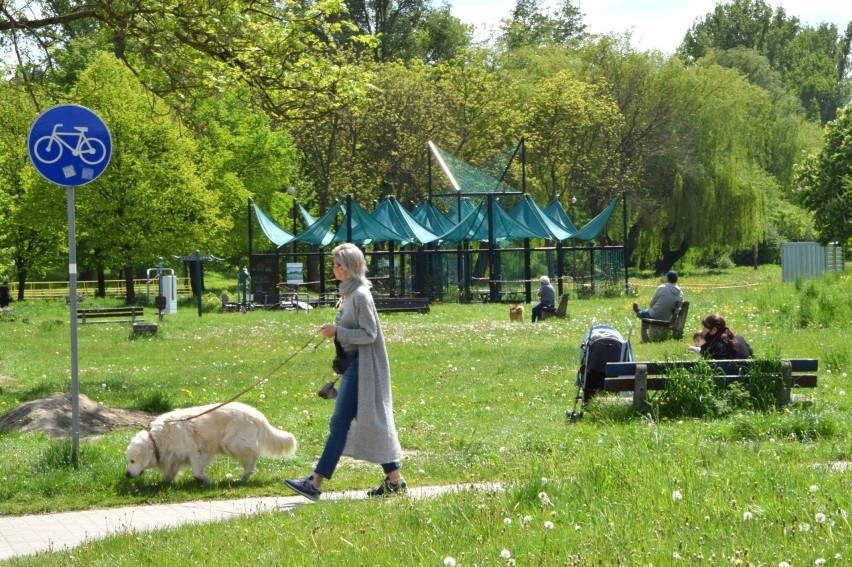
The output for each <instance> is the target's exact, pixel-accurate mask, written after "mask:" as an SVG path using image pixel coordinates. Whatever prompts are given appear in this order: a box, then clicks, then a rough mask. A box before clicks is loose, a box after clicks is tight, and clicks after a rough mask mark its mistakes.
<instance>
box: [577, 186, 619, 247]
mask: <svg viewBox="0 0 852 567" xmlns="http://www.w3.org/2000/svg"><path fill="white" fill-rule="evenodd" d="M620 199H621V197H616V198H615V199H613V200H612V201H611V202H610V204H609V205H607V208H605V209H604V210H603V211H601V212H600V213H599V214H598V216H596V217H595V218H593V219H592V220H590V221H589V222H588V223H586V226H584V227H583V228H581V229H580V230H578V231H577V233H576V234H575V235H574V238H576V239H577V240H586V241H588V240H594V239H595V238H597V237H598V235H599V234H600V233H601V232H603V229H604V228H606V225H607V224H608V223H609V219H610V217H611V216H612V213H613V212H614V211H615V206H616V205H617V204H618V201H619V200H620Z"/></svg>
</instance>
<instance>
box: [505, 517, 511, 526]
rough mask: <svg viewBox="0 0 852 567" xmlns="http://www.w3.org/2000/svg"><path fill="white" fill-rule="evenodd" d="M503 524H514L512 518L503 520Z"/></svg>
mask: <svg viewBox="0 0 852 567" xmlns="http://www.w3.org/2000/svg"><path fill="white" fill-rule="evenodd" d="M503 523H504V524H506V525H507V526H508V525H509V524H511V523H512V518H503Z"/></svg>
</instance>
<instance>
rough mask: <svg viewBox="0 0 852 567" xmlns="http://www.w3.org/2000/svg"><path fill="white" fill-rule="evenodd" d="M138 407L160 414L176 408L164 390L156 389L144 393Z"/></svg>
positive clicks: (141, 409)
mask: <svg viewBox="0 0 852 567" xmlns="http://www.w3.org/2000/svg"><path fill="white" fill-rule="evenodd" d="M136 409H138V410H140V411H144V412H148V413H150V414H154V415H159V414H161V413H167V412H170V411H172V410H173V409H175V408H174V405H173V404H172V402H171V400H169V398H168V397H167V396H166V395H165V394H163V392H161V391H159V390H155V391H153V392H149V393H148V394H144V395H143V396H142V399H141V400H140V401H139V404H138V405H137V406H136Z"/></svg>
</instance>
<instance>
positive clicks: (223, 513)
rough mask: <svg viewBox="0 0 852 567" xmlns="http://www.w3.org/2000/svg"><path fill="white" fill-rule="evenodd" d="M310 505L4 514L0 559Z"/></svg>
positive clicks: (439, 490)
mask: <svg viewBox="0 0 852 567" xmlns="http://www.w3.org/2000/svg"><path fill="white" fill-rule="evenodd" d="M500 489H501V488H500V485H499V484H464V485H450V486H424V487H419V488H409V490H408V497H409V498H431V497H434V496H438V495H440V494H446V493H449V492H459V491H464V490H484V491H493V490H500ZM366 499H367V495H366V490H359V491H354V490H352V491H345V492H326V493H323V495H322V500H320V502H318V503H317V504H318V505H322V503H323V502H327V501H334V500H366ZM304 504H311V502H310V501H309V500H307V499H305V498H303V497H301V496H295V495H294V496H275V497H268V498H244V499H241V500H212V501H211V500H204V501H196V502H184V503H180V504H153V505H150V506H126V507H122V508H105V509H100V510H83V511H79V512H60V513H57V514H37V515H32V516H0V561H2V560H4V559H9V558H11V557H15V556H20V555H33V554H35V553H39V552H42V551H64V550H68V549H71V548H73V547H76V546H78V545H80V544H83V543H86V542H87V541H92V540H96V539H100V538H104V537H106V536H109V535H112V534H121V533H129V532H139V531H151V530H162V529H168V528H173V527H176V526H180V525H182V524H188V523H196V524H200V523H205V522H216V521H220V520H228V519H230V518H234V517H237V516H248V515H253V514H260V513H263V512H276V511H278V512H282V511H288V510H293V509H294V508H296V507H297V506H301V505H304Z"/></svg>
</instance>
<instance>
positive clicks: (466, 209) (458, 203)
mask: <svg viewBox="0 0 852 567" xmlns="http://www.w3.org/2000/svg"><path fill="white" fill-rule="evenodd" d="M459 207H461V214H459ZM475 208H476V207H475V205H474V204H473V202H472V201H471V200H470V197H462V198H461V199H456V200H454V201H453V206H452V208H451V209H450V212H449V213H447V215H446V217H447V219H449V221H450V222H451V223H453V225H456V224H458V223H459V222H460V221H459V219H463V218H464V217H466V216H467V215H469V214H470V212H471V211H472V210H473V209H475Z"/></svg>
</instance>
